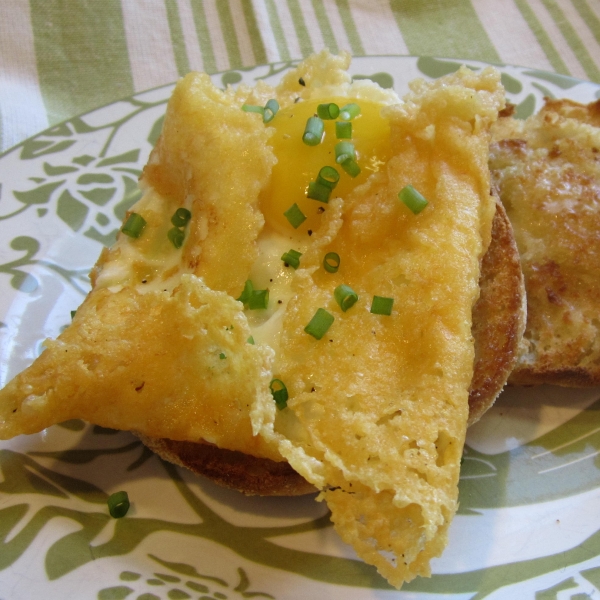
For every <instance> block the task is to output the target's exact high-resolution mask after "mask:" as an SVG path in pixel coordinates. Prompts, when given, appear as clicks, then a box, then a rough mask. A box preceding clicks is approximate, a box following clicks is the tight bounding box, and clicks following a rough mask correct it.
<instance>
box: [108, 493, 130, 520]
mask: <svg viewBox="0 0 600 600" xmlns="http://www.w3.org/2000/svg"><path fill="white" fill-rule="evenodd" d="M107 503H108V512H109V513H110V516H111V517H113V518H114V519H120V518H121V517H124V516H125V515H126V514H127V511H128V510H129V507H130V503H129V496H128V494H127V492H115V493H114V494H111V495H110V496H109V497H108V501H107Z"/></svg>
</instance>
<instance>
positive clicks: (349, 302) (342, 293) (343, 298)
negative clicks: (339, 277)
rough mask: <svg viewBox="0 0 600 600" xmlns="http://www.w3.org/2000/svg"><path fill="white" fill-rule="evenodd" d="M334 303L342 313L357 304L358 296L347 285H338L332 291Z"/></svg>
mask: <svg viewBox="0 0 600 600" xmlns="http://www.w3.org/2000/svg"><path fill="white" fill-rule="evenodd" d="M333 297H334V298H335V301H336V302H337V303H338V304H339V305H340V308H341V309H342V311H343V312H346V311H347V310H348V309H349V308H351V307H352V306H354V305H355V304H356V303H357V302H358V294H357V293H356V292H355V291H354V290H353V289H352V288H351V287H350V286H349V285H345V284H342V285H338V286H337V287H336V288H335V290H334V291H333Z"/></svg>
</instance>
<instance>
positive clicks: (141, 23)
mask: <svg viewBox="0 0 600 600" xmlns="http://www.w3.org/2000/svg"><path fill="white" fill-rule="evenodd" d="M121 6H122V10H123V23H124V25H125V38H126V41H127V51H128V53H129V61H130V63H131V75H132V77H133V85H134V88H135V91H136V92H138V91H142V90H147V89H149V88H153V87H158V86H159V85H162V84H163V83H164V82H165V80H169V79H170V80H171V81H175V79H177V66H176V65H175V55H174V53H173V46H172V44H171V36H170V32H169V26H168V21H167V11H166V9H165V5H164V4H163V3H160V4H158V3H157V4H156V5H155V4H153V9H152V10H148V2H146V1H145V0H127V1H126V2H122V3H121Z"/></svg>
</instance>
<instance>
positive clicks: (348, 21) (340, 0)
mask: <svg viewBox="0 0 600 600" xmlns="http://www.w3.org/2000/svg"><path fill="white" fill-rule="evenodd" d="M336 4H337V7H338V10H339V11H340V17H341V18H342V23H343V24H344V30H345V31H346V35H347V36H348V41H349V42H350V49H351V50H352V54H356V55H357V56H361V55H363V54H364V53H365V49H364V48H363V45H362V42H361V41H360V36H359V35H358V31H357V30H356V24H355V23H354V18H353V17H352V13H351V12H350V5H349V2H348V0H336Z"/></svg>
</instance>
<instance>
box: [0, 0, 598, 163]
mask: <svg viewBox="0 0 600 600" xmlns="http://www.w3.org/2000/svg"><path fill="white" fill-rule="evenodd" d="M323 47H328V48H329V49H330V50H331V51H333V52H337V51H339V50H348V51H349V52H351V53H352V54H353V55H354V56H376V55H394V56H395V55H413V56H437V57H443V58H454V59H462V60H467V61H468V60H482V61H486V62H490V63H500V64H514V65H522V66H527V67H533V68H537V69H544V70H548V71H553V72H556V73H561V74H564V75H571V76H573V77H577V78H580V79H584V80H588V81H593V82H600V1H599V0H446V1H444V0H396V1H394V0H322V1H321V0H319V1H317V0H69V2H64V1H62V0H0V152H3V151H5V150H7V149H9V148H11V147H13V146H14V145H16V144H18V143H20V142H21V141H23V140H24V139H26V138H28V137H30V136H32V135H33V134H35V133H37V132H39V131H41V130H43V129H46V128H47V127H49V126H52V125H54V124H56V123H59V122H61V121H64V120H65V119H68V118H70V117H72V116H75V115H79V114H82V113H86V112H89V111H90V110H93V109H94V108H96V107H100V106H104V105H106V104H107V103H109V102H112V101H114V100H116V99H118V98H123V97H126V96H130V95H131V94H133V93H136V92H139V91H142V90H146V89H149V88H153V87H157V86H160V85H164V84H167V83H170V82H173V81H175V80H176V79H177V78H178V77H180V76H182V75H184V74H185V73H186V72H188V71H190V70H201V71H206V72H208V73H215V72H219V71H227V70H240V69H245V68H249V67H253V66H256V65H259V64H265V63H273V62H278V61H293V60H298V59H301V58H302V57H305V56H307V55H309V54H310V53H312V52H315V51H318V50H320V49H321V48H323Z"/></svg>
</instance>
